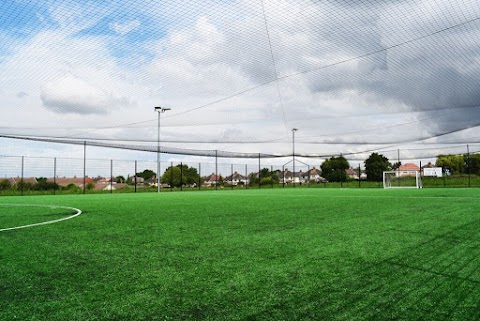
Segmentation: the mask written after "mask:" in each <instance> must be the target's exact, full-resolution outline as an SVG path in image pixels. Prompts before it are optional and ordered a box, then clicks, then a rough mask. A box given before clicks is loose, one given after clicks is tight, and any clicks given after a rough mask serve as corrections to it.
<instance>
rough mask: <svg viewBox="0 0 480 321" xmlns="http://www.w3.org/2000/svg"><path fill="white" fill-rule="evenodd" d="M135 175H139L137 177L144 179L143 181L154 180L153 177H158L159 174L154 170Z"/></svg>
mask: <svg viewBox="0 0 480 321" xmlns="http://www.w3.org/2000/svg"><path fill="white" fill-rule="evenodd" d="M135 175H137V177H142V178H143V179H145V180H147V179H150V178H152V177H153V176H156V175H157V174H156V173H155V172H154V171H152V170H149V169H146V170H144V171H143V172H140V173H136V174H135Z"/></svg>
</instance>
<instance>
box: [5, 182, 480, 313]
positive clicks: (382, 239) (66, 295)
mask: <svg viewBox="0 0 480 321" xmlns="http://www.w3.org/2000/svg"><path fill="white" fill-rule="evenodd" d="M4 203H16V204H51V205H64V206H71V207H76V208H80V209H82V210H83V211H84V213H83V214H82V215H80V216H78V217H76V218H74V219H71V220H68V221H63V222H60V223H56V224H51V225H45V226H40V227H33V228H30V229H23V230H16V231H7V232H0V244H1V246H0V280H1V281H0V320H15V319H18V320H478V319H479V318H480V217H479V213H480V197H479V190H477V189H440V188H439V189H430V190H426V189H424V190H381V189H363V190H362V189H288V190H283V189H274V190H244V191H231V192H230V191H224V192H205V193H194V192H191V193H164V194H161V195H157V194H136V195H135V194H113V195H108V194H107V195H70V196H69V195H65V196H34V197H2V198H0V204H4ZM6 208H7V207H6V206H1V207H0V211H2V212H5V211H7V210H6ZM27 209H30V207H28V208H25V210H27ZM9 211H11V212H10V213H11V214H12V213H14V212H15V213H17V214H18V215H19V216H25V215H27V214H25V213H23V212H18V207H16V208H15V210H12V209H9ZM5 216H6V215H0V228H2V227H3V226H4V225H3V224H4V219H5ZM10 216H12V215H9V217H10ZM34 219H35V218H34V217H33V216H32V220H34ZM8 220H11V218H8ZM22 220H23V218H22Z"/></svg>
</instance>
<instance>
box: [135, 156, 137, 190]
mask: <svg viewBox="0 0 480 321" xmlns="http://www.w3.org/2000/svg"><path fill="white" fill-rule="evenodd" d="M134 179H135V193H136V192H137V161H135V176H134Z"/></svg>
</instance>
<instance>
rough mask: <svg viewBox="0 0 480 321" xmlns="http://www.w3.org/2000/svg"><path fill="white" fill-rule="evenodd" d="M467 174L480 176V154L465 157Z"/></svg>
mask: <svg viewBox="0 0 480 321" xmlns="http://www.w3.org/2000/svg"><path fill="white" fill-rule="evenodd" d="M463 158H464V160H465V165H466V167H467V173H470V174H475V175H478V174H480V154H470V156H469V155H463Z"/></svg>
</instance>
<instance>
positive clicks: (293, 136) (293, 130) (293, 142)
mask: <svg viewBox="0 0 480 321" xmlns="http://www.w3.org/2000/svg"><path fill="white" fill-rule="evenodd" d="M297 130H298V129H297V128H292V144H293V153H292V156H293V174H292V175H293V177H292V179H293V187H295V132H296V131H297Z"/></svg>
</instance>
